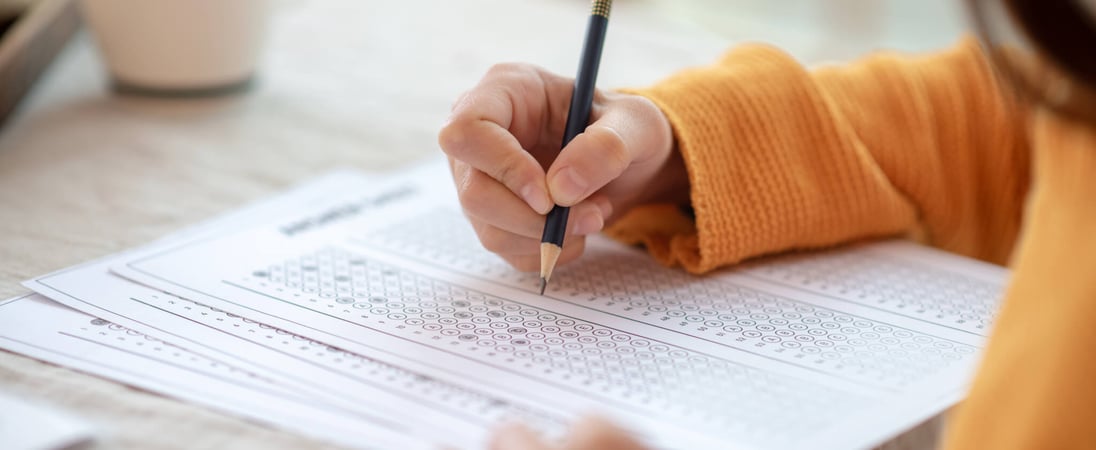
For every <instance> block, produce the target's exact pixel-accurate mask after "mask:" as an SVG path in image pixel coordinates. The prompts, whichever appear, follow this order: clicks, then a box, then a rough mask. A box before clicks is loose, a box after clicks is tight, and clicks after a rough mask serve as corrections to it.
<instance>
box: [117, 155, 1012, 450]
mask: <svg viewBox="0 0 1096 450" xmlns="http://www.w3.org/2000/svg"><path fill="white" fill-rule="evenodd" d="M393 178H394V179H393V180H391V182H390V183H388V184H386V185H384V186H383V187H378V188H376V189H372V190H371V191H370V192H369V193H368V194H367V195H362V194H360V193H354V194H352V195H348V194H346V193H339V192H332V193H331V198H332V199H337V200H338V201H336V202H334V203H330V204H327V205H323V206H321V207H318V208H313V209H311V210H307V211H306V210H302V209H291V208H287V209H286V211H288V213H287V214H286V218H285V219H284V220H273V221H264V222H265V223H264V224H263V225H261V226H258V227H255V228H253V229H250V230H247V231H245V232H240V233H220V234H217V235H212V236H206V237H203V238H200V239H194V240H191V241H189V242H186V243H183V244H165V245H155V246H152V247H150V248H146V249H142V250H141V251H140V252H138V254H136V255H134V256H131V257H129V258H128V259H127V262H125V263H119V264H116V265H114V266H113V269H114V271H115V272H116V273H118V274H120V275H123V276H125V277H127V278H130V279H133V280H136V281H139V282H141V283H144V284H148V285H150V286H154V287H156V288H159V289H162V290H165V291H170V292H172V293H174V294H177V295H180V296H182V297H185V298H188V299H190V300H193V301H194V302H197V303H199V304H201V305H205V306H208V307H213V308H217V309H220V310H224V311H227V312H230V313H232V314H235V315H240V316H244V317H248V318H249V319H251V320H255V321H258V322H261V323H264V324H268V325H270V326H274V327H277V328H281V329H284V330H286V331H288V332H291V333H296V334H300V335H302V336H306V337H307V338H308V339H312V340H315V341H319V342H323V343H325V344H327V345H331V346H334V347H337V348H339V349H343V350H346V351H348V352H351V353H356V354H360V355H367V356H368V357H370V358H373V359H375V360H377V361H380V362H382V363H386V364H391V365H394V366H397V367H405V368H409V369H410V370H412V371H414V372H416V373H420V374H422V375H424V376H428V377H431V378H434V379H437V380H439V381H440V382H445V383H452V384H453V385H457V386H462V387H464V388H466V389H474V390H476V391H478V392H484V393H485V395H488V396H491V397H493V398H500V399H503V401H506V402H512V403H514V404H522V405H532V407H533V408H543V409H546V410H549V411H564V412H568V413H579V412H582V411H589V410H599V411H601V412H603V413H605V414H608V415H610V416H612V417H613V418H615V419H617V420H620V421H622V422H624V423H626V424H627V425H628V426H629V427H630V428H631V429H633V430H637V431H642V433H643V434H644V436H645V437H646V438H647V439H649V441H650V442H652V443H655V444H656V445H663V446H676V447H693V446H719V447H724V448H726V447H728V446H731V447H740V448H791V447H804V448H848V447H866V446H870V445H873V444H876V443H879V442H881V441H883V440H885V439H887V438H889V437H891V436H893V435H895V434H897V433H899V432H901V431H903V430H905V429H907V428H909V427H911V426H913V425H915V424H917V423H919V422H920V421H922V420H924V419H926V418H928V417H930V416H931V415H933V414H935V413H937V412H939V411H940V410H942V409H943V408H944V407H946V406H947V405H950V404H951V403H953V402H954V401H956V400H957V399H958V398H960V397H961V395H962V392H963V391H964V389H965V385H966V383H967V381H968V379H969V376H970V374H971V372H972V369H973V367H974V364H975V362H976V358H977V353H978V351H979V349H980V347H981V345H982V342H983V340H984V334H985V329H986V328H987V327H988V326H989V324H990V323H991V322H992V314H993V311H994V309H995V305H996V302H997V297H998V296H999V292H1000V287H1001V285H1002V283H1003V280H1004V276H1005V272H1004V270H1003V269H1000V268H996V267H992V266H988V265H985V264H981V263H977V262H973V261H969V260H966V259H962V258H958V257H955V256H951V255H945V254H942V253H939V252H935V251H932V250H929V249H925V248H922V247H918V246H915V245H912V244H905V243H883V244H874V245H865V246H859V247H853V248H848V249H844V250H838V251H835V252H829V253H826V254H819V255H808V256H798V257H791V258H782V259H778V260H772V261H766V262H762V263H757V264H754V265H751V266H747V267H743V268H740V269H737V270H733V271H725V272H722V273H719V274H716V275H713V276H709V277H704V278H696V277H691V276H688V275H685V274H683V273H682V272H680V271H677V270H673V269H665V268H662V267H659V266H657V265H656V264H654V263H652V262H651V261H650V260H649V258H647V257H646V256H645V255H642V254H641V253H640V252H638V251H636V250H634V249H628V248H624V247H622V246H619V245H617V244H615V243H611V242H607V241H605V240H598V239H593V240H591V242H590V243H589V245H588V254H587V255H586V256H584V258H583V259H582V261H581V262H579V263H577V264H574V265H571V266H568V267H565V268H561V270H560V271H559V272H558V274H557V275H556V276H555V277H554V279H553V285H552V286H551V288H550V291H549V293H548V295H547V296H544V297H541V296H538V295H535V293H534V289H535V287H536V278H535V277H534V276H533V275H530V274H521V273H518V272H515V271H513V270H511V269H509V268H508V267H507V266H505V264H503V263H501V262H500V261H499V260H498V259H497V258H495V257H494V256H492V255H490V254H488V253H486V252H484V251H483V250H482V249H480V248H479V246H478V244H477V243H476V241H475V238H474V236H473V235H472V233H471V231H470V229H469V227H468V226H467V224H465V223H464V221H463V220H462V219H461V217H460V215H459V213H458V212H457V209H456V206H455V200H454V199H453V198H452V194H451V192H450V191H451V187H450V185H449V182H448V180H447V175H446V174H445V172H444V169H443V168H440V167H438V168H436V172H435V173H434V174H433V175H430V174H428V173H424V172H419V173H418V174H416V175H414V176H406V177H393ZM157 301H159V300H158V299H152V298H150V297H147V296H144V297H136V298H135V301H133V302H130V303H128V304H113V305H110V307H109V308H108V309H111V310H112V311H113V312H116V313H117V312H120V311H123V310H124V311H125V314H126V315H130V314H137V313H138V311H140V310H146V311H147V310H148V309H149V304H154V303H156V302H157ZM161 306H162V305H161Z"/></svg>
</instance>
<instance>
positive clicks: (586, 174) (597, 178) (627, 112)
mask: <svg viewBox="0 0 1096 450" xmlns="http://www.w3.org/2000/svg"><path fill="white" fill-rule="evenodd" d="M663 122H664V119H663V118H662V117H661V112H660V111H659V110H658V108H657V107H656V106H654V105H653V104H652V103H651V102H650V101H649V100H646V99H643V98H640V97H636V96H623V97H620V98H618V99H616V100H614V101H612V102H610V103H609V104H608V106H607V107H605V108H604V111H603V113H602V114H601V116H600V117H599V118H598V119H597V120H596V121H595V122H594V123H592V124H590V126H589V127H587V128H586V130H585V131H584V132H583V133H582V134H579V135H578V136H576V137H575V139H574V140H572V141H571V142H570V143H569V144H568V145H567V146H566V147H565V148H564V149H563V150H562V151H561V152H560V154H559V156H558V157H557V158H556V160H555V162H554V163H552V166H551V167H550V168H549V169H548V174H547V180H548V190H549V194H550V195H551V197H552V200H554V201H555V202H556V203H557V204H559V205H563V206H569V205H574V204H576V203H578V202H580V201H582V200H583V199H585V198H586V197H587V196H589V195H590V194H592V193H594V192H596V191H598V190H599V189H601V188H603V187H605V185H606V184H608V183H609V182H611V181H613V180H615V179H617V178H618V177H620V176H621V174H623V173H624V172H625V170H627V169H629V167H632V166H634V165H641V164H644V163H645V162H647V161H648V160H649V159H653V158H654V157H655V156H657V155H660V154H661V153H668V152H666V151H665V149H669V148H671V146H672V135H671V134H670V133H668V132H667V131H666V130H663V129H661V128H659V127H654V126H651V124H660V123H663ZM656 150H663V151H662V152H656ZM656 181H657V180H656Z"/></svg>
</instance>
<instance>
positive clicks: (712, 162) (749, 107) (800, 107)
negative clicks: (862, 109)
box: [609, 45, 916, 273]
mask: <svg viewBox="0 0 1096 450" xmlns="http://www.w3.org/2000/svg"><path fill="white" fill-rule="evenodd" d="M632 93H635V94H638V95H642V96H644V97H647V98H648V99H650V100H651V101H653V102H654V103H655V104H656V105H658V107H659V108H660V109H661V110H662V112H663V113H664V114H665V115H666V117H667V118H668V119H669V121H670V124H671V126H672V128H673V131H674V138H675V142H676V145H677V148H678V150H679V151H680V152H681V154H682V156H683V158H684V160H685V165H686V169H687V171H688V173H689V181H690V190H691V192H690V197H691V200H692V207H693V210H694V211H695V222H689V221H688V219H686V218H685V217H684V216H683V215H682V214H680V213H678V212H676V211H675V210H673V208H671V209H666V206H665V205H664V206H662V207H657V206H655V207H652V206H646V207H640V208H637V209H636V210H634V211H631V212H629V213H628V214H626V215H625V216H624V217H623V218H622V219H621V221H619V222H618V223H617V224H616V225H614V227H612V228H611V229H610V230H609V234H610V235H611V236H614V237H617V238H619V239H622V240H624V241H626V242H630V243H642V244H645V245H646V246H647V248H648V249H649V251H650V252H651V253H652V254H653V255H654V256H655V257H656V258H657V259H659V260H660V261H661V262H663V263H665V264H670V265H681V266H683V267H684V268H685V269H686V270H688V271H690V272H693V273H702V272H706V271H710V270H712V269H714V268H717V267H719V266H722V265H727V264H733V263H737V262H739V261H741V260H743V259H746V258H750V257H754V256H759V255H764V254H768V253H774V252H778V251H785V250H790V249H800V248H817V247H823V246H829V245H833V244H837V243H840V242H843V241H847V240H850V239H852V238H858V237H867V236H879V235H888V234H895V233H898V232H900V231H903V230H905V229H908V228H910V227H911V226H912V224H914V223H915V221H916V212H915V209H914V207H913V206H912V205H911V204H910V202H909V201H908V200H906V199H905V198H904V197H903V195H902V194H901V193H900V192H898V191H897V190H896V189H895V188H894V186H893V185H892V184H891V183H890V181H889V180H888V179H887V177H886V175H885V174H884V173H883V171H882V170H881V169H880V168H879V167H878V165H877V164H876V163H875V161H874V160H873V159H872V157H871V154H870V153H869V152H868V151H867V150H866V149H864V148H863V144H862V143H860V142H859V140H858V139H857V138H856V135H855V132H854V130H852V129H851V127H850V126H849V125H848V124H847V123H846V122H845V121H844V120H843V119H842V117H841V116H840V115H839V114H838V112H837V111H836V108H834V107H832V106H831V105H830V104H829V103H828V100H827V99H826V97H825V96H824V95H823V93H822V92H821V88H820V87H819V86H816V85H815V83H814V81H813V80H812V79H811V77H810V75H809V74H808V73H807V72H806V71H805V70H804V69H803V68H802V67H801V66H800V65H799V64H798V63H796V62H795V61H794V60H792V59H791V58H790V57H788V56H787V55H786V54H784V53H782V52H780V51H778V50H775V49H773V48H770V47H766V46H759V45H752V46H744V47H740V48H738V49H735V50H733V51H731V52H730V53H728V54H727V55H726V56H725V57H724V58H723V59H722V60H721V61H720V62H719V63H718V64H715V65H713V66H710V67H704V68H699V69H692V70H686V71H683V72H681V73H678V74H677V75H675V76H673V77H671V78H669V79H667V80H665V81H663V82H661V83H659V84H657V85H655V86H654V87H651V88H648V89H642V90H636V91H632Z"/></svg>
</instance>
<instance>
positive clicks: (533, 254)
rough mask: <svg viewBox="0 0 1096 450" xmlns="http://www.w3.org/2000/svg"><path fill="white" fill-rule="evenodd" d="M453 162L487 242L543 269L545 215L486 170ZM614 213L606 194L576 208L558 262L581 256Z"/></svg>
mask: <svg viewBox="0 0 1096 450" xmlns="http://www.w3.org/2000/svg"><path fill="white" fill-rule="evenodd" d="M450 165H451V168H452V171H453V179H454V180H456V184H457V195H458V198H459V199H460V203H461V207H462V208H463V210H464V213H465V215H466V216H468V219H469V221H470V222H471V223H472V228H473V229H474V230H475V232H476V236H477V237H478V238H479V240H480V243H481V244H482V245H483V247H484V248H485V249H487V250H488V251H490V252H492V253H495V254H498V255H499V256H501V257H502V258H503V259H504V260H506V261H507V262H508V263H510V265H512V266H514V267H515V268H517V269H518V270H522V271H532V272H535V271H537V270H539V269H540V238H541V234H543V232H544V221H545V218H544V216H542V215H540V214H537V213H536V212H535V211H533V210H532V209H530V208H529V207H528V205H526V204H525V203H523V202H522V201H521V200H520V199H518V198H517V196H515V195H514V193H513V192H510V190H508V189H506V187H504V186H503V185H502V184H500V183H499V182H498V181H496V180H494V179H492V178H491V177H489V176H487V175H486V174H484V173H483V172H480V171H479V170H477V169H475V168H473V167H471V166H469V165H467V164H464V163H462V162H461V161H453V160H450ZM612 212H613V208H612V205H611V204H610V202H609V200H608V199H606V198H605V197H604V196H601V195H594V196H591V197H590V198H588V199H587V200H586V201H584V202H582V203H579V204H577V205H575V206H573V207H571V213H570V218H569V220H568V221H567V233H566V235H565V237H564V245H563V252H562V253H561V255H560V258H559V261H558V262H557V264H566V263H567V262H570V261H573V260H575V259H577V258H578V257H579V256H581V255H582V252H583V250H584V248H585V240H584V239H583V236H586V235H589V234H593V233H597V232H599V231H601V229H602V228H604V226H605V221H606V219H607V218H608V217H609V216H611V215H612Z"/></svg>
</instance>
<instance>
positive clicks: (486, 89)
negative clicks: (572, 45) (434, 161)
mask: <svg viewBox="0 0 1096 450" xmlns="http://www.w3.org/2000/svg"><path fill="white" fill-rule="evenodd" d="M544 83H545V81H544V80H543V79H542V77H541V74H540V73H539V70H538V69H536V68H535V67H531V66H523V65H513V64H510V65H499V66H496V67H494V68H492V69H491V71H489V72H488V74H487V75H486V76H485V77H484V79H483V80H482V81H481V82H480V83H479V84H478V85H477V86H476V87H475V88H473V89H472V90H471V91H469V92H468V93H466V94H464V95H463V96H462V97H461V99H460V100H458V101H457V103H456V104H455V105H454V106H453V111H452V114H451V115H450V118H449V122H448V123H447V124H446V125H445V126H444V127H442V129H441V131H440V132H439V133H438V144H439V145H440V146H441V148H442V150H443V151H445V153H446V154H448V155H449V156H450V157H451V158H453V159H457V160H460V161H463V162H465V163H466V164H468V165H470V166H472V167H474V168H476V169H479V170H480V171H482V172H484V173H486V174H487V175H489V176H490V177H491V178H494V179H495V180H498V181H499V182H501V183H502V184H503V185H504V186H506V188H507V189H509V190H510V191H511V192H514V193H515V194H517V195H518V197H519V198H521V199H522V200H523V201H524V202H525V203H526V204H528V205H529V207H530V208H532V209H533V210H534V211H536V212H538V213H540V214H546V213H547V212H548V210H549V209H551V207H552V202H551V199H550V198H549V197H548V192H547V187H546V185H545V183H544V170H543V169H542V168H541V166H540V164H539V163H538V162H537V160H536V158H534V157H533V155H531V154H530V153H529V152H528V151H526V148H527V147H531V145H532V142H533V141H535V140H536V139H538V138H539V134H540V131H541V128H543V125H542V123H541V118H542V117H543V115H544V114H545V113H546V112H545V110H546V109H550V108H548V107H549V106H550V103H551V99H547V98H545V96H546V94H545V93H546V92H547V91H546V90H545V89H544V87H543V85H544ZM523 141H525V143H526V144H527V145H525V146H523V145H522V144H523Z"/></svg>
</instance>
